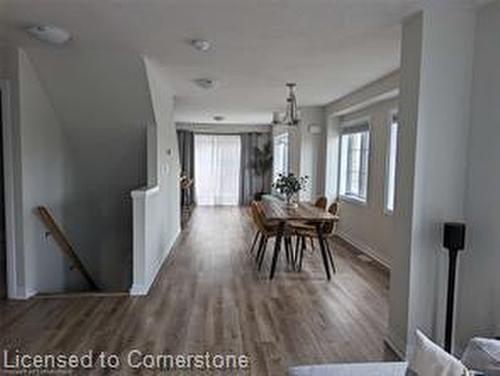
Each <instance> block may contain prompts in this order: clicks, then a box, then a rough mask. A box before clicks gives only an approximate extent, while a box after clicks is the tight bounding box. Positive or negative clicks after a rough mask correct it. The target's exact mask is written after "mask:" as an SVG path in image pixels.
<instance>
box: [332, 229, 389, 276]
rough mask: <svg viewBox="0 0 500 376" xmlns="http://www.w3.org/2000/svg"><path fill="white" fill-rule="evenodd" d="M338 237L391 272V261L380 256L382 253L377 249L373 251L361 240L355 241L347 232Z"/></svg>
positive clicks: (340, 233) (339, 234)
mask: <svg viewBox="0 0 500 376" xmlns="http://www.w3.org/2000/svg"><path fill="white" fill-rule="evenodd" d="M337 236H338V237H339V238H341V239H342V240H344V241H346V242H347V243H349V244H351V245H352V246H354V247H355V248H357V249H359V250H360V251H361V252H363V253H364V254H366V255H367V256H369V257H370V258H372V259H374V260H375V261H377V262H378V263H379V264H381V265H383V266H384V267H386V268H387V269H389V270H390V269H391V263H390V261H389V260H387V258H386V257H384V256H382V255H380V252H378V251H376V250H375V249H373V248H372V247H370V246H369V245H367V244H365V243H363V242H361V241H359V240H356V239H354V238H353V237H352V236H351V235H349V234H347V233H345V232H339V233H338V234H337Z"/></svg>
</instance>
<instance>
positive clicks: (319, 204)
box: [314, 196, 328, 209]
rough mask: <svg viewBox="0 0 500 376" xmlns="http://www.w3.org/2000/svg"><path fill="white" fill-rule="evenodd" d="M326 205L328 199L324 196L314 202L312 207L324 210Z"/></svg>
mask: <svg viewBox="0 0 500 376" xmlns="http://www.w3.org/2000/svg"><path fill="white" fill-rule="evenodd" d="M326 205H328V199H327V198H326V197H325V196H321V197H318V199H317V200H316V201H315V202H314V206H316V207H317V208H321V209H326Z"/></svg>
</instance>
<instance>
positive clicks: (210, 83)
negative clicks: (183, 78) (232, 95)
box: [194, 78, 219, 90]
mask: <svg viewBox="0 0 500 376" xmlns="http://www.w3.org/2000/svg"><path fill="white" fill-rule="evenodd" d="M194 83H195V84H196V85H198V86H199V87H201V88H202V89H207V90H209V89H216V88H217V87H219V81H217V80H213V79H211V78H198V79H196V80H194Z"/></svg>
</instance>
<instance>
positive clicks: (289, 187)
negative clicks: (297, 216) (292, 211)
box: [273, 173, 309, 207]
mask: <svg viewBox="0 0 500 376" xmlns="http://www.w3.org/2000/svg"><path fill="white" fill-rule="evenodd" d="M308 180H309V176H307V175H306V176H295V174H293V173H290V174H288V175H283V174H279V175H278V178H277V179H276V181H275V182H274V184H273V188H274V189H276V190H277V191H278V192H279V193H281V194H282V195H284V196H285V199H286V203H287V205H288V206H290V207H297V206H298V205H297V203H294V202H293V201H292V199H293V198H294V196H296V195H297V193H299V192H300V191H302V190H304V189H306V185H307V181H308Z"/></svg>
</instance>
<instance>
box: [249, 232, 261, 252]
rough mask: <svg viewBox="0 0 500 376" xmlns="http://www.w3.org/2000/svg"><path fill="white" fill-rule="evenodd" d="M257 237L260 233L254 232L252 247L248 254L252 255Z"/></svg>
mask: <svg viewBox="0 0 500 376" xmlns="http://www.w3.org/2000/svg"><path fill="white" fill-rule="evenodd" d="M259 235H260V232H259V231H256V232H255V235H254V237H253V242H252V247H251V248H250V254H253V251H254V249H255V245H256V244H257V240H259Z"/></svg>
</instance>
